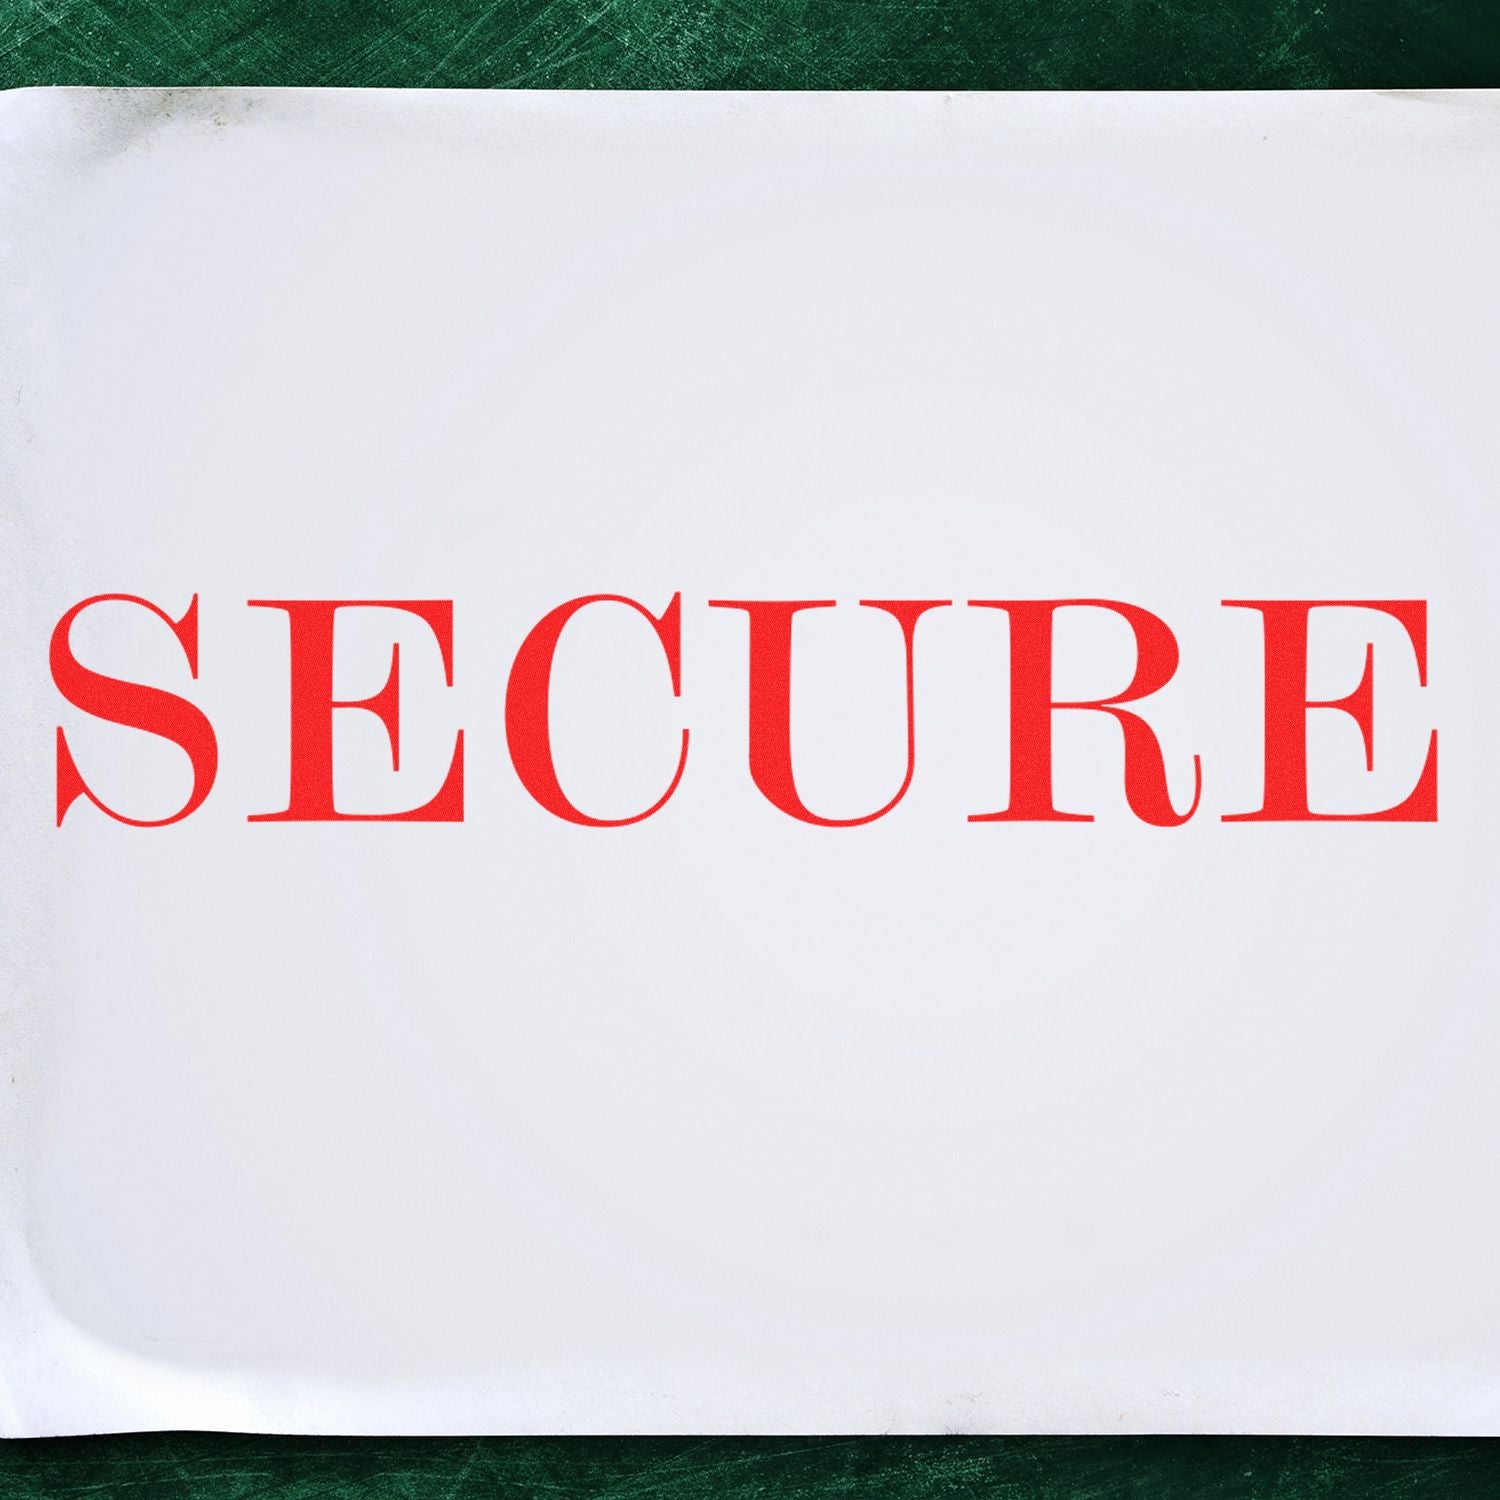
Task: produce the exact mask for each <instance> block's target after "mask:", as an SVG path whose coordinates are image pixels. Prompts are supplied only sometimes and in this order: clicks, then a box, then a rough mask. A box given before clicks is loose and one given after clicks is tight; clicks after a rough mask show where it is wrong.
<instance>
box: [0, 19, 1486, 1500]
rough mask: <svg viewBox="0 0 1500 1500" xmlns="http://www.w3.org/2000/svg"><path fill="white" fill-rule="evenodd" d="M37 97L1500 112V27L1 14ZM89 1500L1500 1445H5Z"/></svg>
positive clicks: (47, 1478) (1349, 1458)
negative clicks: (54, 89) (230, 88)
mask: <svg viewBox="0 0 1500 1500" xmlns="http://www.w3.org/2000/svg"><path fill="white" fill-rule="evenodd" d="M29 84H107V85H122V84H124V85H174V86H181V85H190V84H220V85H227V84H297V85H332V86H343V87H354V86H369V87H377V86H379V87H432V88H436V87H464V88H473V87H529V88H762V89H799V88H836V89H848V88H858V89H871V88H922V89H978V88H999V89H1005V88H1079V89H1082V88H1365V87H1370V88H1455V87H1496V86H1500V0H993V3H988V4H980V3H975V0H961V3H950V0H727V3H718V4H713V3H709V0H497V3H490V4H486V3H483V0H480V3H477V4H460V3H458V0H448V3H437V4H422V3H391V0H385V3H350V0H305V3H299V0H278V3H272V4H266V3H262V0H221V3H220V4H217V5H209V4H202V3H197V0H194V3H186V4H180V3H179V4H174V3H173V0H149V3H142V0H47V3H45V4H43V3H38V0H0V86H3V87H20V86H25V85H29ZM3 1337H4V1331H3V1329H0V1359H3ZM71 1495H77V1496H85V1495H87V1496H91V1497H111V1496H116V1495H121V1496H131V1497H140V1500H158V1497H160V1500H188V1497H192V1500H251V1497H255V1500H272V1497H276V1500H281V1497H287V1500H292V1497H295V1500H312V1497H319V1500H334V1497H344V1496H348V1497H354V1496H360V1497H366V1496H368V1497H387V1496H403V1497H407V1496H409V1497H428V1496H432V1497H437V1496H444V1497H447V1500H468V1497H474V1496H481V1495H483V1496H491V1495H515V1496H547V1497H552V1500H574V1497H580V1500H581V1497H585V1496H587V1497H611V1500H654V1497H661V1500H688V1497H692V1500H740V1497H746V1500H748V1497H757V1500H789V1497H798V1496H804V1495H805V1496H811V1495H820V1496H823V1495H827V1496H849V1495H893V1496H910V1497H916V1500H926V1497H938V1496H953V1497H967V1496H986V1497H999V1500H1019V1497H1023V1496H1024V1497H1031V1496H1047V1497H1051V1496H1058V1497H1064V1496H1065V1497H1070V1500H1071V1497H1079V1500H1089V1497H1105V1496H1141V1497H1151V1500H1179V1497H1220V1496H1232V1497H1252V1500H1272V1497H1274V1500H1303V1497H1320V1496H1330V1497H1331V1496H1338V1497H1344V1496H1366V1495H1369V1496H1386V1497H1393V1500H1416V1497H1420V1496H1427V1495H1433V1496H1443V1497H1445V1500H1449V1497H1463V1496H1473V1497H1490V1496H1494V1497H1497V1500H1500V1442H1486V1441H1447V1440H1436V1439H1433V1440H1387V1439H1333V1438H1329V1439H1322V1438H1320V1439H1288V1438H1230V1437H1225V1438H1134V1439H1123V1438H934V1439H923V1440H910V1439H904V1438H827V1439H821V1440H816V1439H805V1438H804V1439H790V1438H777V1439H713V1440H704V1439H693V1438H684V1439H671V1440H665V1439H606V1438H590V1439H574V1440H554V1439H530V1440H527V1439H505V1438H488V1439H480V1440H477V1441H476V1440H451V1439H399V1440H395V1439H363V1440H358V1439H341V1438H324V1439H309V1438H271V1437H241V1436H224V1435H217V1434H200V1433H165V1434H161V1433H155V1434H145V1435H141V1436H134V1437H105V1438H63V1439H47V1440H37V1441H23V1442H12V1443H6V1444H3V1445H0V1500H40V1497H43V1496H48V1497H51V1496H71Z"/></svg>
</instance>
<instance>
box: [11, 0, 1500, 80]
mask: <svg viewBox="0 0 1500 1500" xmlns="http://www.w3.org/2000/svg"><path fill="white" fill-rule="evenodd" d="M0 18H3V20H0V84H7V85H16V84H26V83H97V84H160V85H183V84H236V83H238V84H328V85H337V86H340V87H354V86H361V85H362V86H371V87H373V86H392V87H414V86H425V87H432V88H436V87H447V88H475V87H478V88H496V87H510V88H516V87H527V88H754V89H808V88H832V89H849V88H860V89H871V88H907V89H911V88H919V89H979V88H995V89H1015V88H1028V89H1031V88H1073V89H1089V88H1148V89H1149V88H1452V87H1458V86H1483V87H1493V86H1495V85H1500V5H1497V3H1496V0H986V3H981V0H717V3H714V0H491V3H484V0H478V3H463V0H435V3H434V0H428V3H422V0H383V3H382V0H374V3H368V0H366V3H359V0H273V3H269V4H268V3H266V0H220V3H219V4H216V5H214V4H203V3H201V0H196V3H194V0H190V3H182V0H178V3H174V0H149V3H143V0H45V3H42V0H0Z"/></svg>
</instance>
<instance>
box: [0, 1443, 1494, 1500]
mask: <svg viewBox="0 0 1500 1500" xmlns="http://www.w3.org/2000/svg"><path fill="white" fill-rule="evenodd" d="M0 1494H3V1495H4V1496H5V1500H40V1497H42V1496H57V1495H79V1496H82V1495H89V1496H95V1497H101V1496H114V1495H129V1496H132V1497H140V1500H190V1497H191V1500H198V1497H212V1500H251V1497H254V1500H271V1497H275V1500H313V1497H315V1496H316V1497H319V1500H330V1497H334V1496H345V1495H347V1496H351V1497H353V1496H359V1497H361V1500H364V1497H369V1500H386V1497H393V1496H402V1497H406V1496H412V1497H418V1496H420V1497H423V1500H426V1497H429V1496H432V1497H437V1496H442V1497H444V1500H477V1497H479V1496H518V1497H519V1496H545V1497H547V1500H585V1497H589V1500H593V1497H601V1500H604V1497H608V1500H800V1497H803V1496H814V1495H817V1496H833V1497H849V1496H855V1495H858V1496H871V1495H880V1496H886V1495H890V1496H901V1497H910V1500H939V1497H943V1500H971V1497H972V1500H977V1497H980V1496H983V1497H985V1500H1023V1497H1024V1500H1031V1497H1037V1496H1045V1497H1049V1500H1050V1497H1054V1496H1056V1497H1068V1500H1104V1497H1109V1496H1117V1495H1118V1496H1140V1497H1141V1500H1189V1497H1191V1500H1209V1497H1213V1500H1219V1497H1221V1496H1222V1497H1234V1500H1273V1497H1274V1500H1320V1497H1324V1496H1327V1497H1339V1500H1343V1497H1346V1496H1364V1495H1374V1496H1383V1497H1390V1500H1396V1497H1400V1500H1419V1497H1426V1496H1429V1495H1433V1496H1443V1497H1444V1500H1455V1497H1462V1496H1475V1497H1479V1496H1496V1495H1500V1442H1485V1441H1479V1440H1476V1441H1459V1440H1451V1439H1442V1438H1433V1439H1429V1440H1428V1441H1426V1442H1410V1441H1405V1442H1403V1441H1400V1440H1396V1439H1384V1438H1366V1439H1342V1438H823V1439H811V1438H710V1439H704V1438H572V1439H568V1438H479V1439H474V1438H468V1439H455V1438H399V1439H391V1438H364V1439H357V1438H253V1437H228V1436H220V1435H214V1434H204V1433H163V1434H154V1435H150V1436H146V1437H133V1438H52V1439H47V1440H44V1441H33V1442H21V1443H10V1444H7V1445H4V1446H3V1447H0Z"/></svg>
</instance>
